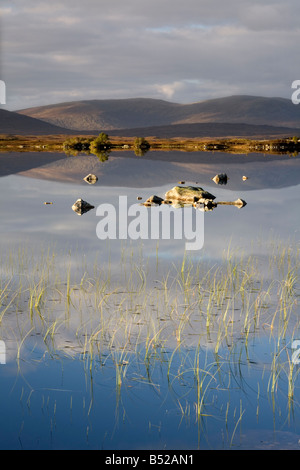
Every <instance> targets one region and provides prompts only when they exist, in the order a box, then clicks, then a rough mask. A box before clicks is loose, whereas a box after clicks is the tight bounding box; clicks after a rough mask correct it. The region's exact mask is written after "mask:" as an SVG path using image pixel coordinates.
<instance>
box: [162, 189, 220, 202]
mask: <svg viewBox="0 0 300 470" xmlns="http://www.w3.org/2000/svg"><path fill="white" fill-rule="evenodd" d="M165 199H166V200H171V201H173V200H178V201H182V202H184V203H193V202H200V201H201V200H205V199H209V200H211V201H213V200H214V199H216V196H214V195H213V194H211V193H209V192H208V191H205V190H204V189H202V188H200V187H198V186H174V188H172V189H170V191H167V192H166V194H165Z"/></svg>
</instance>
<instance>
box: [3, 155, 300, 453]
mask: <svg viewBox="0 0 300 470" xmlns="http://www.w3.org/2000/svg"><path fill="white" fill-rule="evenodd" d="M222 172H226V173H227V175H228V177H229V181H228V184H227V185H223V186H222V185H216V184H215V183H214V182H213V181H212V179H211V178H212V177H214V176H215V174H217V173H222ZM88 173H95V174H96V175H97V176H98V178H99V179H98V182H97V183H96V184H95V185H88V184H87V183H85V182H84V181H83V177H84V176H86V175H87V174H88ZM0 174H1V179H0V201H1V205H0V210H1V221H2V222H1V231H0V238H1V290H0V292H2V294H1V298H0V300H1V307H0V321H1V323H0V340H1V341H2V342H3V343H0V344H2V351H0V353H1V352H2V355H1V356H0V357H1V358H2V362H3V364H0V379H1V392H0V394H1V401H0V416H1V422H2V423H5V426H4V425H2V426H1V431H0V447H1V448H2V449H8V448H9V449H48V448H49V449H59V448H62V449H73V448H74V449H78V448H82V449H85V448H87V449H114V450H118V449H198V448H200V449H223V448H225V449H229V448H231V449H237V448H238V449H240V448H243V449H245V448H250V449H252V448H295V449H297V448H299V439H300V420H299V419H300V414H299V398H300V395H299V393H300V391H299V378H298V367H299V366H298V365H297V364H296V363H294V362H295V361H292V354H293V351H294V350H293V348H292V343H293V341H294V340H298V339H300V329H299V324H298V322H299V318H298V317H299V313H300V311H299V305H298V302H299V293H300V291H299V258H298V255H299V229H300V220H299V202H300V197H299V177H300V158H298V157H289V156H275V155H273V156H264V155H258V154H253V155H248V156H245V155H229V154H219V153H215V154H213V153H212V154H210V153H200V152H197V153H196V152H195V153H184V152H168V153H163V152H157V153H156V152H155V153H154V152H153V153H148V154H146V155H145V156H144V157H142V158H141V157H136V156H134V154H132V153H130V152H122V153H113V154H111V156H110V157H109V159H108V160H107V161H106V162H100V161H99V160H98V159H97V158H96V157H94V156H77V157H66V156H64V155H63V154H40V155H39V154H0ZM244 175H246V176H247V177H248V179H247V180H246V181H243V180H242V176H244ZM179 181H184V182H185V183H186V184H189V185H196V184H197V185H199V186H201V187H203V188H205V189H206V190H208V191H210V192H211V193H213V194H214V195H215V196H216V201H235V200H236V199H237V198H241V199H243V200H245V201H246V202H247V205H246V206H245V207H243V208H242V209H238V208H237V207H234V206H222V205H220V206H218V207H217V208H216V209H214V210H213V211H210V212H205V213H204V214H202V216H203V219H201V220H203V223H204V245H203V248H202V249H201V250H197V251H190V252H185V242H186V240H185V239H178V240H175V239H171V240H163V239H159V240H150V239H148V240H118V239H116V240H99V238H98V237H97V235H96V227H97V224H98V222H99V220H100V219H99V216H97V215H96V212H97V207H98V206H99V205H101V204H110V205H112V206H113V207H116V208H117V207H118V204H119V196H126V197H127V201H128V205H132V204H136V203H137V197H141V198H142V200H146V199H147V198H148V197H149V196H151V195H153V194H156V195H158V196H162V197H163V196H164V194H165V192H166V191H168V190H169V189H171V188H172V187H173V186H175V185H177V184H178V182H179ZM78 198H82V199H84V200H86V201H88V202H89V203H91V204H92V205H93V206H95V209H93V210H91V211H90V212H88V213H86V214H84V215H82V216H81V217H79V216H78V215H77V214H75V213H74V212H73V211H72V209H71V207H72V205H73V203H74V202H75V201H76V200H77V199H78ZM44 202H51V203H53V204H49V205H45V204H44ZM165 209H168V208H167V207H166V208H165ZM177 210H179V211H182V210H186V209H177ZM3 345H4V346H5V351H4V352H3V347H4V346H3ZM296 359H297V357H296ZM296 362H297V361H296Z"/></svg>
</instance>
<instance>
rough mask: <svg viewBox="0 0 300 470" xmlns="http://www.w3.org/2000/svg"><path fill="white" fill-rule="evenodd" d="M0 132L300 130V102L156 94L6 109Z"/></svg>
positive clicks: (261, 132) (236, 132)
mask: <svg viewBox="0 0 300 470" xmlns="http://www.w3.org/2000/svg"><path fill="white" fill-rule="evenodd" d="M0 126H1V130H0V133H15V134H17V133H19V134H36V135H38V134H40V135H41V134H70V133H73V134H78V133H83V134H88V133H90V134H97V133H99V132H101V131H105V132H108V133H109V134H111V135H120V136H121V135H123V136H126V135H141V133H143V134H142V135H144V136H157V137H175V136H178V137H209V136H212V137H217V136H229V135H230V136H235V135H240V136H247V135H248V136H252V137H253V136H256V135H259V136H260V135H265V134H268V135H274V136H275V135H284V134H287V135H290V134H292V135H297V134H300V107H298V106H296V105H294V104H293V103H292V101H291V100H288V99H284V98H265V97H257V96H248V95H238V96H229V97H225V98H218V99H211V100H206V101H200V102H197V103H191V104H178V103H172V102H168V101H164V100H158V99H150V98H133V99H108V100H86V101H73V102H66V103H58V104H53V105H47V106H39V107H34V108H27V109H21V110H18V111H16V112H11V111H6V110H4V109H0Z"/></svg>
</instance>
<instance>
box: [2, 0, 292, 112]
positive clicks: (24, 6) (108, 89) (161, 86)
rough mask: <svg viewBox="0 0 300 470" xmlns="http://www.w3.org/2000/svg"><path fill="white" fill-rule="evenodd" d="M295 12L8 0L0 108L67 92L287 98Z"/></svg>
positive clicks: (202, 1)
mask: <svg viewBox="0 0 300 470" xmlns="http://www.w3.org/2000/svg"><path fill="white" fill-rule="evenodd" d="M299 10H300V5H299V3H298V0H297V2H296V1H295V0H287V1H286V2H284V3H283V2H282V1H280V2H279V1H277V0H265V1H264V2H263V4H262V2H261V1H260V0H251V1H250V0H228V1H227V2H222V1H221V0H209V1H207V0H186V1H185V2H182V1H181V0H180V1H179V0H152V1H151V2H148V1H145V0H127V1H126V2H124V1H123V0H122V1H121V0H114V1H111V0H110V1H108V0H103V1H101V2H99V0H86V1H85V2H80V1H79V0H65V1H64V2H55V1H54V2H46V1H45V0H41V1H40V2H36V1H34V0H26V1H25V0H11V2H10V3H9V5H8V4H7V5H6V4H4V5H3V6H2V7H1V12H2V25H1V26H2V31H3V32H2V49H1V77H0V78H1V79H2V80H4V81H5V82H6V85H7V108H8V109H20V108H24V107H29V106H35V105H39V104H48V103H54V102H56V100H57V99H59V100H62V101H68V100H70V99H72V97H74V96H76V97H77V98H76V99H91V98H94V99H95V98H99V99H103V98H126V97H132V96H146V97H154V98H164V99H169V100H174V101H177V102H193V101H199V100H202V99H209V98H211V97H216V95H217V94H219V96H224V95H225V94H227V93H229V92H232V93H247V94H258V95H268V96H284V97H289V96H290V85H291V83H292V81H293V80H296V79H298V78H299V76H298V75H297V74H298V65H297V61H296V60H295V57H297V56H298V50H297V49H298V46H297V44H298V37H299V29H298V24H297V18H298V17H299V13H300V11H299ZM64 96H65V99H64Z"/></svg>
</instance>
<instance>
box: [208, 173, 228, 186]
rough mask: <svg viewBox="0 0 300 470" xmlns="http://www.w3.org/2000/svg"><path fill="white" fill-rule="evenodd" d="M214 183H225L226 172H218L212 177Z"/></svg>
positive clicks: (226, 178)
mask: <svg viewBox="0 0 300 470" xmlns="http://www.w3.org/2000/svg"><path fill="white" fill-rule="evenodd" d="M212 180H213V181H214V182H215V183H216V184H227V180H228V177H227V175H226V173H220V174H218V175H216V176H214V177H213V178H212Z"/></svg>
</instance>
